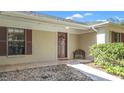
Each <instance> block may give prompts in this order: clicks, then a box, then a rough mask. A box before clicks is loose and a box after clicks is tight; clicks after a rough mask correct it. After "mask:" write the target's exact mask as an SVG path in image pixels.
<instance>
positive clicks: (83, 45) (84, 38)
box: [79, 32, 97, 59]
mask: <svg viewBox="0 0 124 93" xmlns="http://www.w3.org/2000/svg"><path fill="white" fill-rule="evenodd" d="M96 34H97V33H96V32H91V33H86V34H81V35H79V48H80V49H83V50H84V51H85V52H86V59H91V58H92V57H90V56H89V53H88V51H89V47H90V46H91V45H93V44H95V43H96V41H97V40H96Z"/></svg>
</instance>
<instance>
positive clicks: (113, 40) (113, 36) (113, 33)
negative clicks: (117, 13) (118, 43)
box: [111, 32, 115, 43]
mask: <svg viewBox="0 0 124 93" xmlns="http://www.w3.org/2000/svg"><path fill="white" fill-rule="evenodd" d="M111 40H112V43H114V42H115V32H112V39H111Z"/></svg>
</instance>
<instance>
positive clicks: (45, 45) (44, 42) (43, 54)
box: [0, 31, 56, 65]
mask: <svg viewBox="0 0 124 93" xmlns="http://www.w3.org/2000/svg"><path fill="white" fill-rule="evenodd" d="M55 59H56V32H47V31H32V55H22V56H11V57H7V56H0V65H4V64H17V63H28V62H38V61H49V60H55Z"/></svg>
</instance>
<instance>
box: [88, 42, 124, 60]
mask: <svg viewBox="0 0 124 93" xmlns="http://www.w3.org/2000/svg"><path fill="white" fill-rule="evenodd" d="M89 52H90V55H91V56H93V57H94V59H95V61H99V62H114V61H117V60H123V58H124V44H123V43H107V44H98V45H97V44H95V45H93V46H91V47H90V50H89Z"/></svg>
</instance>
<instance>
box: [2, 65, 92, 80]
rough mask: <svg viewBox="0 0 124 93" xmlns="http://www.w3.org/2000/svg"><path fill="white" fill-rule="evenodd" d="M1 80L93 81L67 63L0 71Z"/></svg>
mask: <svg viewBox="0 0 124 93" xmlns="http://www.w3.org/2000/svg"><path fill="white" fill-rule="evenodd" d="M0 80H1V81H92V79H91V78H90V77H88V76H86V75H85V74H83V73H81V72H80V71H78V70H76V69H74V68H72V67H69V66H67V65H65V64H61V65H53V66H45V67H39V68H30V69H25V70H16V71H10V72H0Z"/></svg>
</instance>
